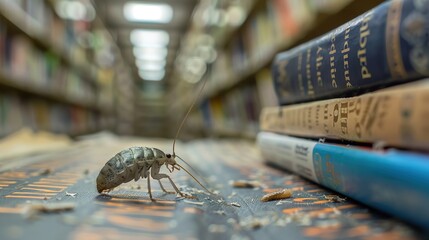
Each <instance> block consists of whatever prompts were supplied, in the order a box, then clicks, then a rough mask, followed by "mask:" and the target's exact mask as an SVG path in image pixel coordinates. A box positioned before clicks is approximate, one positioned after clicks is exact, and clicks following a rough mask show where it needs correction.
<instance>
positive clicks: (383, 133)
mask: <svg viewBox="0 0 429 240" xmlns="http://www.w3.org/2000/svg"><path fill="white" fill-rule="evenodd" d="M260 127H261V130H262V131H270V132H277V133H283V134H289V135H296V136H305V137H321V138H333V139H345V140H351V141H357V142H369V143H378V142H382V143H384V144H386V145H388V146H395V147H404V148H412V149H423V150H429V79H425V80H420V81H418V82H414V83H409V84H403V85H399V86H395V87H391V88H386V89H383V90H379V91H375V92H371V93H367V94H363V95H360V96H357V97H351V98H336V99H330V100H323V101H317V102H310V103H303V104H296V105H289V106H281V107H268V108H264V109H263V110H262V113H261V116H260Z"/></svg>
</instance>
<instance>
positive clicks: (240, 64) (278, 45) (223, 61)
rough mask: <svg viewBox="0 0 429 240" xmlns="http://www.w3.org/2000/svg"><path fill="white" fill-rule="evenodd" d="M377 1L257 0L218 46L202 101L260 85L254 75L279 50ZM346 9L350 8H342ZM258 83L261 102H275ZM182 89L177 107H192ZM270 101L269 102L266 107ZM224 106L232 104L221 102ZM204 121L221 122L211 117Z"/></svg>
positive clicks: (190, 100) (269, 93)
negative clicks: (228, 38)
mask: <svg viewBox="0 0 429 240" xmlns="http://www.w3.org/2000/svg"><path fill="white" fill-rule="evenodd" d="M376 2H380V1H356V0H350V1H336V0H327V1H322V2H321V1H314V0H306V1H295V0H286V1H285V0H279V1H265V0H259V1H256V3H255V4H254V7H253V9H252V10H251V11H250V13H249V14H250V15H249V16H248V18H247V20H246V21H245V22H244V23H243V25H242V26H241V27H240V28H239V29H238V30H237V31H236V32H235V34H233V35H232V36H231V37H230V40H229V41H228V42H230V43H229V44H227V45H225V46H224V47H223V48H221V49H217V53H218V54H217V59H216V61H215V62H214V63H213V64H212V66H211V67H212V71H210V72H208V74H206V75H205V76H204V78H208V79H207V86H206V89H205V90H204V91H203V97H202V98H201V99H208V101H209V102H216V101H217V100H215V99H216V98H223V97H222V96H223V95H225V94H228V92H232V91H234V89H236V88H240V87H241V86H243V85H246V84H247V83H249V84H255V81H254V80H255V78H260V75H266V74H265V73H264V72H265V68H268V67H269V66H270V63H271V62H272V59H273V57H274V56H275V53H276V52H278V51H281V50H283V49H286V48H288V47H290V46H294V45H296V44H297V43H299V42H302V41H303V40H304V39H306V38H308V37H309V36H311V35H314V34H317V33H318V32H320V31H321V29H329V28H330V26H331V25H332V22H335V21H337V18H340V19H350V18H351V17H350V16H356V15H357V12H359V11H360V10H362V9H366V8H365V7H368V6H373V5H376ZM292 9H293V11H292ZM342 9H345V12H341V11H340V10H342ZM336 13H339V14H340V15H341V16H340V17H336V16H337V15H338V14H336ZM265 78H266V77H265ZM269 78H271V76H270V77H269ZM202 81H205V80H202ZM256 84H257V86H256V87H257V89H258V91H259V93H258V95H259V96H258V98H259V99H260V100H261V103H262V104H261V106H263V107H264V106H271V105H272V102H273V99H274V98H277V96H275V94H273V92H272V91H271V90H270V89H269V88H271V87H270V86H267V84H265V85H264V84H260V83H256ZM268 85H271V83H270V84H268ZM261 87H263V88H265V89H266V90H263V91H262V92H261V91H260V90H259V89H260V88H261ZM267 87H268V90H267ZM197 89H198V87H195V88H194V89H193V90H191V91H194V90H195V91H196V90H197ZM177 92H178V93H179V94H178V95H179V96H178V97H180V98H181V99H183V101H181V103H176V105H182V106H189V105H190V103H191V102H192V100H193V98H192V97H188V96H185V97H183V94H182V92H183V91H182V90H179V91H177ZM274 96H275V97H274ZM266 101H267V102H270V103H268V105H265V103H264V102H266ZM274 101H277V100H276V99H274ZM218 102H219V101H218ZM200 104H201V105H203V104H202V103H200ZM218 105H219V104H218ZM220 105H221V104H220ZM220 107H221V108H228V107H227V106H222V105H221V106H220ZM203 108H204V107H203ZM184 111H186V109H185V110H184ZM259 111H260V109H257V112H259ZM205 121H206V122H209V121H210V122H216V121H215V120H214V119H208V117H207V116H206V117H205ZM257 122H259V121H257ZM220 127H222V126H220ZM256 131H257V130H256ZM220 135H222V134H220Z"/></svg>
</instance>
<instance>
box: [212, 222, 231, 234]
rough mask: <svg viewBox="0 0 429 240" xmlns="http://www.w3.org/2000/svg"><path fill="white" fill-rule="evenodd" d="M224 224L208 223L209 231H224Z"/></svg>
mask: <svg viewBox="0 0 429 240" xmlns="http://www.w3.org/2000/svg"><path fill="white" fill-rule="evenodd" d="M226 230H227V229H226V226H225V225H220V224H210V225H209V232H211V233H224V232H226Z"/></svg>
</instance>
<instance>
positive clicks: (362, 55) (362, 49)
mask: <svg viewBox="0 0 429 240" xmlns="http://www.w3.org/2000/svg"><path fill="white" fill-rule="evenodd" d="M371 18H372V12H369V13H368V14H367V15H366V16H365V17H364V18H363V20H362V24H361V26H360V28H359V32H360V36H359V50H358V52H357V56H358V58H359V63H360V66H361V77H362V79H368V78H371V73H370V72H369V70H368V60H367V56H366V45H367V43H368V37H369V35H370V29H369V21H370V20H371Z"/></svg>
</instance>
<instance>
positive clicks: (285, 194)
mask: <svg viewBox="0 0 429 240" xmlns="http://www.w3.org/2000/svg"><path fill="white" fill-rule="evenodd" d="M290 197H292V190H290V189H283V190H280V191H277V192H272V193H268V194H266V195H264V196H263V197H262V198H261V201H262V202H268V201H272V200H280V199H285V198H290Z"/></svg>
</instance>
